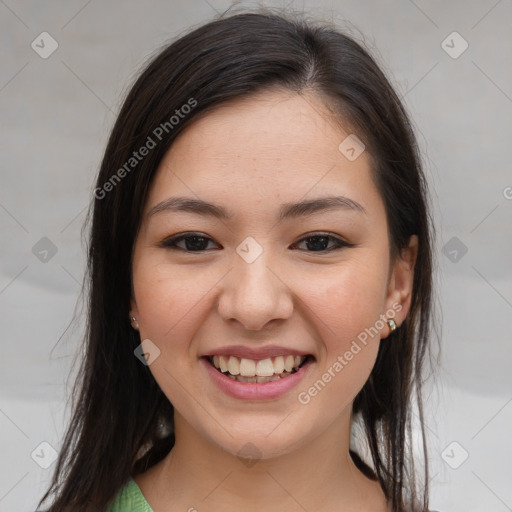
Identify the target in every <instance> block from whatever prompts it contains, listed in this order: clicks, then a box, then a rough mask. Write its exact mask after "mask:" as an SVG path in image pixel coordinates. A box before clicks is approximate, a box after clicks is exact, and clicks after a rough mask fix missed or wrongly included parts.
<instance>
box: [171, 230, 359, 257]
mask: <svg viewBox="0 0 512 512" xmlns="http://www.w3.org/2000/svg"><path fill="white" fill-rule="evenodd" d="M189 238H203V239H205V240H209V241H213V240H212V239H211V238H210V237H208V236H205V235H203V234H201V233H183V234H181V235H176V236H172V237H170V238H167V239H165V240H164V241H163V242H162V243H161V247H163V248H166V249H171V250H180V251H184V252H187V253H203V252H205V251H208V250H209V249H204V250H200V251H189V250H188V249H183V248H182V247H178V246H177V244H178V243H179V242H181V241H182V240H187V239H189ZM315 238H327V239H329V241H334V242H335V243H336V245H337V246H336V247H333V248H331V249H323V250H321V251H306V252H311V253H316V254H326V253H330V252H332V251H337V250H340V249H343V248H345V247H354V246H355V244H350V243H348V242H345V240H342V239H341V238H339V237H336V236H333V235H330V234H329V233H312V234H310V235H308V236H306V237H303V238H301V239H300V240H299V241H298V242H296V244H298V243H301V242H304V241H306V240H311V239H315ZM296 244H294V245H296Z"/></svg>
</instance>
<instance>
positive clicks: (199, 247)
mask: <svg viewBox="0 0 512 512" xmlns="http://www.w3.org/2000/svg"><path fill="white" fill-rule="evenodd" d="M182 241H183V242H185V247H180V246H179V245H178V244H179V243H180V242H182ZM210 241H211V242H213V240H212V239H211V238H210V237H209V236H206V235H203V234H202V233H184V234H181V235H176V236H172V237H171V238H167V239H166V240H164V241H163V242H162V243H161V246H162V247H165V248H167V249H180V250H183V251H187V252H203V251H205V250H207V246H208V242H210Z"/></svg>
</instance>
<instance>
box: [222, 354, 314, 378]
mask: <svg viewBox="0 0 512 512" xmlns="http://www.w3.org/2000/svg"><path fill="white" fill-rule="evenodd" d="M305 359H306V357H305V356H292V355H288V356H277V357H273V358H268V359H260V360H259V361H255V360H254V359H245V358H241V359H240V358H238V357H235V356H213V365H214V366H215V368H219V369H220V371H221V372H229V373H230V374H231V375H242V376H243V377H255V376H258V377H270V376H272V375H274V374H281V373H283V372H284V371H286V372H291V371H292V370H293V369H294V368H298V367H299V366H300V365H301V364H302V363H303V362H304V360H305Z"/></svg>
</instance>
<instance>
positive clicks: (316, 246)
mask: <svg viewBox="0 0 512 512" xmlns="http://www.w3.org/2000/svg"><path fill="white" fill-rule="evenodd" d="M310 240H314V241H315V240H316V242H313V243H311V242H307V246H308V249H310V248H311V247H313V248H314V249H317V250H320V251H325V249H326V247H321V246H322V245H325V246H327V244H328V242H329V239H328V238H327V237H326V236H315V237H311V239H310ZM319 240H320V243H318V241H319Z"/></svg>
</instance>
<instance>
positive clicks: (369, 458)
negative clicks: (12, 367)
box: [41, 12, 432, 512]
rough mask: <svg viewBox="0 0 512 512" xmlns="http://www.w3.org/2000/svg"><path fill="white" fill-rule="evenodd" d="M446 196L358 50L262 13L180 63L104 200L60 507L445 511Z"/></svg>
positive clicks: (138, 92) (139, 98) (184, 49)
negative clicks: (429, 446) (434, 412)
mask: <svg viewBox="0 0 512 512" xmlns="http://www.w3.org/2000/svg"><path fill="white" fill-rule="evenodd" d="M426 188H427V187H426V181H425V177H424V175H423V172H422V170H421V164H420V159H419V156H418V150H417V146H416V141H415V137H414V134H413V131H412V129H411V125H410V123H409V120H408V117H407V115H406V113H405V111H404V108H403V106H402V105H401V103H400V101H399V99H398V97H397V95H396V93H395V92H394V91H393V89H392V87H391V85H390V84H389V82H388V81H387V79H386V78H385V76H384V75H383V73H382V72H381V70H380V69H379V67H378V66H377V64H376V63H375V61H374V60H373V59H372V58H371V57H370V56H369V54H368V53H367V52H366V51H365V50H364V49H363V48H362V47H361V46H360V45H359V44H357V43H356V42H355V41H353V40H352V39H351V38H349V37H348V36H346V35H343V34H341V33H339V32H338V31H336V30H334V29H332V28H329V27H327V26H322V25H318V26H316V25H314V24H312V23H310V24H308V23H305V22H304V21H302V20H300V19H293V18H292V17H291V16H289V15H287V16H285V15H277V14H272V13H268V12H258V13H245V14H237V15H232V16H229V17H221V18H219V19H217V20H215V21H213V22H210V23H207V24H205V25H203V26H201V27H199V28H197V29H195V30H193V31H191V32H190V33H188V34H186V35H185V36H183V37H181V38H180V39H178V40H177V41H175V42H174V43H172V44H171V45H169V46H167V47H166V48H164V49H163V50H162V51H161V52H160V53H159V54H158V55H157V56H156V57H155V58H154V59H153V60H152V61H151V62H150V63H149V65H148V66H147V67H146V69H145V70H144V71H143V72H142V74H141V75H140V77H139V78H138V79H137V81H136V83H135V84H134V86H133V87H132V89H131V90H130V92H129V94H128V96H127V98H126V100H125V102H124V104H123V107H122V109H121V112H120V114H119V116H118V119H117V121H116V124H115V126H114V128H113V131H112V134H111V136H110V140H109V142H108V145H107V148H106V151H105V155H104V158H103V162H102V165H101V169H100V172H99V176H98V179H97V183H96V188H95V190H94V200H93V211H92V229H91V235H90V246H89V275H90V290H89V317H88V330H87V341H86V354H85V359H84V361H83V366H82V368H81V370H82V371H81V374H80V375H81V378H80V379H78V380H77V384H76V386H77V387H76V390H77V400H76V404H75V405H74V415H73V418H72V421H71V423H70V426H69V429H68V432H67V435H66V438H65V440H64V445H63V448H62V450H61V453H60V458H59V460H58V463H57V467H56V472H55V475H54V480H53V482H52V486H51V487H50V489H49V490H48V492H47V493H46V495H45V496H44V497H43V499H42V500H41V503H42V502H43V501H44V500H45V499H46V498H47V497H48V496H50V494H53V495H54V496H55V499H54V504H53V505H52V507H51V508H50V510H51V511H52V512H59V511H64V510H73V511H77V512H78V511H86V510H87V511H89V510H109V511H111V512H114V511H121V510H122V511H128V510H134V511H142V510H145V511H151V510H152V511H154V512H170V511H175V510H176V511H177V510H189V511H194V510H198V511H202V510H208V511H220V510H222V511H227V512H229V511H232V510H246V511H250V510H264V509H267V508H279V510H280V511H292V510H293V511H295V510H308V511H313V510H314V511H349V510H350V511H352V510H359V511H365V512H366V511H368V512H369V511H372V512H376V511H379V512H384V511H386V510H392V511H396V512H402V511H426V510H428V485H427V483H428V471H427V468H428V465H427V463H426V461H427V459H426V453H422V454H418V453H414V454H413V453H412V446H411V444H412V443H411V422H412V418H413V416H414V413H413V410H412V402H413V400H414V401H415V402H416V403H417V406H418V416H419V418H420V426H421V429H420V435H421V437H422V439H423V451H424V452H425V451H426V449H425V436H424V425H423V413H422V400H421V383H422V368H423V363H424V360H425V358H426V355H427V354H428V351H429V343H430V337H431V320H432V319H431V317H432V311H431V309H432V255H431V244H432V232H431V229H432V228H431V221H430V214H429V209H428V204H427V203H428V200H427V190H426ZM358 426H359V429H357V430H356V427H358ZM418 455H422V456H424V459H425V464H423V465H422V466H423V468H422V469H423V478H420V479H419V481H416V480H415V472H416V474H417V472H418V471H417V468H416V471H415V468H414V465H413V457H416V458H418Z"/></svg>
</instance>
